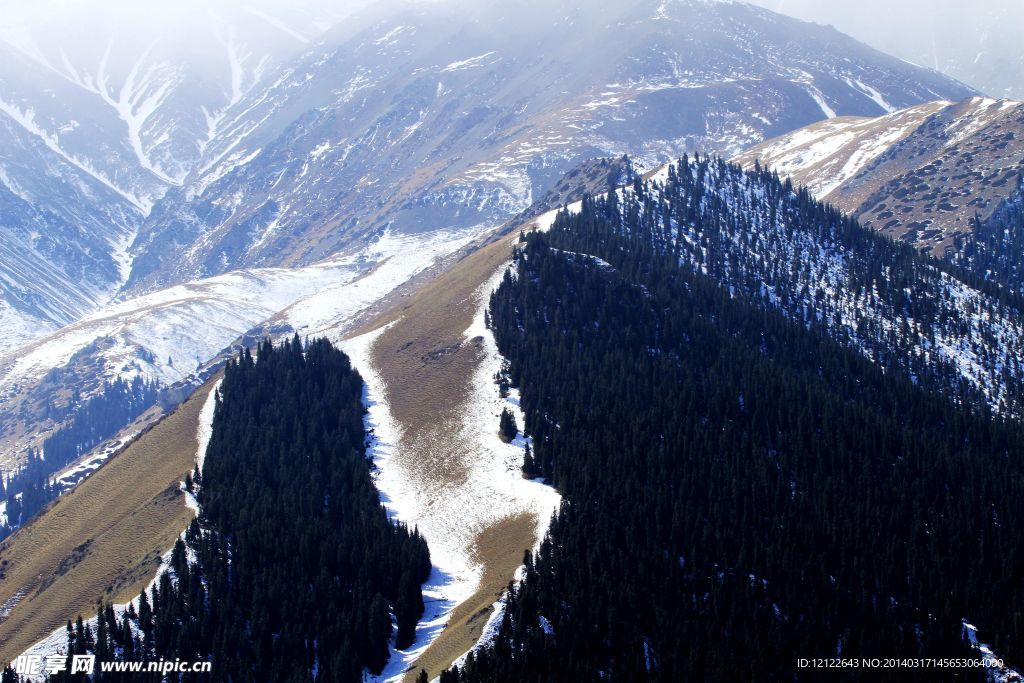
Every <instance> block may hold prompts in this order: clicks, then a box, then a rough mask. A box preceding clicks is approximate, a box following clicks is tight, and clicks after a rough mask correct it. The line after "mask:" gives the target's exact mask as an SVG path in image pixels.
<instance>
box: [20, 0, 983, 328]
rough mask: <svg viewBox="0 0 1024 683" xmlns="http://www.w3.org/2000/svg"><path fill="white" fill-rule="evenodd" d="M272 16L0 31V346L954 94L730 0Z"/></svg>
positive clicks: (943, 83) (918, 73)
mask: <svg viewBox="0 0 1024 683" xmlns="http://www.w3.org/2000/svg"><path fill="white" fill-rule="evenodd" d="M282 12H283V10H282V11H279V12H278V13H277V14H276V15H272V14H268V13H267V12H263V11H262V10H260V9H258V8H253V9H251V10H249V11H245V12H240V13H237V15H236V14H231V15H221V14H218V13H217V12H215V11H211V12H209V13H208V14H207V15H206V16H207V18H208V19H209V21H208V22H206V23H205V24H204V25H203V26H198V27H191V26H188V27H182V31H180V32H179V33H180V34H182V35H188V36H189V39H188V40H187V41H186V42H185V43H184V44H182V45H178V44H173V45H167V44H164V43H162V42H159V41H156V42H154V41H152V40H151V36H147V35H131V36H129V37H128V38H125V37H124V36H123V35H120V34H119V35H116V36H115V35H104V34H103V28H102V23H101V22H100V21H99V20H98V19H97V18H95V17H94V18H92V19H89V18H88V17H86V18H82V17H79V16H77V15H75V14H70V15H68V16H58V17H56V18H54V19H53V21H54V22H56V25H57V26H58V27H59V29H60V30H61V31H64V32H65V34H69V33H71V32H72V31H75V30H81V27H82V26H85V27H87V29H93V30H95V31H96V33H97V35H99V36H100V39H98V40H96V41H90V42H89V45H88V47H83V48H81V49H77V50H72V49H71V48H67V49H65V48H64V47H63V45H62V44H61V43H60V42H59V41H56V42H54V43H49V42H47V43H44V42H42V41H40V40H38V39H36V38H35V37H34V36H33V34H32V33H31V32H27V33H26V32H24V31H21V32H18V31H12V30H11V29H9V28H7V29H5V30H3V31H0V37H2V38H3V42H0V52H2V53H3V57H4V59H3V62H2V63H3V65H4V66H3V67H0V101H2V104H0V110H2V111H0V121H2V122H3V123H2V124H0V151H2V152H3V154H2V157H0V159H2V160H0V187H2V189H0V191H2V192H3V193H4V195H5V196H6V197H7V198H8V201H7V202H5V204H4V209H3V212H4V214H3V227H4V229H5V231H6V232H7V233H8V234H9V235H10V238H9V239H8V240H5V247H6V249H5V250H4V253H3V254H0V281H3V282H5V286H4V288H3V293H2V296H0V315H2V316H3V325H2V328H3V332H2V333H0V343H2V345H3V347H5V348H12V347H14V346H17V345H18V344H20V343H22V342H24V341H27V340H28V339H31V338H33V337H36V336H38V335H39V334H41V333H44V332H46V331H50V330H53V329H55V328H56V327H59V326H61V325H64V324H67V323H69V322H72V321H73V320H75V319H77V318H79V317H81V316H82V315H83V314H85V313H87V312H90V311H93V310H95V309H96V308H98V307H99V306H102V305H103V304H104V303H105V302H107V301H109V300H111V299H112V298H114V297H116V296H123V295H124V294H126V293H130V294H133V295H135V294H142V293H146V292H150V291H153V290H154V289H157V288H160V287H164V286H167V285H173V284H178V283H181V282H186V281H189V280H193V279H196V278H201V277H207V276H211V275H216V274H219V273H224V272H227V271H230V270H232V269H236V268H240V267H253V266H259V267H265V266H279V265H285V266H288V265H308V264H310V263H313V262H315V261H317V260H319V259H322V258H324V257H327V256H329V255H331V254H334V253H337V252H338V251H340V250H342V249H345V248H349V247H352V248H359V247H360V246H365V245H366V244H369V243H370V242H372V240H373V239H375V238H376V237H377V236H379V235H380V234H381V233H382V231H383V230H384V229H385V228H390V229H391V230H393V231H398V232H403V233H415V232H423V231H429V230H434V229H439V228H443V229H451V228H467V227H480V228H484V227H488V226H494V225H497V224H500V223H501V222H502V221H504V220H506V219H507V218H508V217H510V216H512V215H514V214H515V213H517V212H518V211H521V210H522V209H524V208H526V207H527V206H529V205H530V203H531V202H532V200H533V199H534V198H536V197H538V196H540V195H541V194H543V193H544V192H545V191H546V190H547V189H548V188H549V186H550V185H551V183H552V182H554V181H555V180H556V179H557V178H559V177H560V176H561V175H562V173H564V172H565V171H566V170H568V169H570V168H572V167H573V166H575V165H576V164H577V163H579V162H580V161H582V160H584V159H587V158H591V157H594V156H599V155H616V156H618V155H621V154H623V153H630V154H631V155H633V156H635V157H636V158H637V160H638V161H639V163H640V164H641V165H644V164H646V165H651V166H653V165H655V164H657V163H660V162H663V161H665V160H667V159H668V158H671V157H673V156H675V155H677V154H678V153H680V152H682V151H683V150H686V149H702V150H710V151H719V152H723V153H734V152H737V151H739V150H740V149H742V148H744V147H746V146H748V145H750V144H753V143H756V142H759V141H761V140H762V139H764V138H766V137H771V136H773V135H778V134H781V133H784V132H786V131H789V130H792V129H794V128H797V127H799V126H802V125H806V124H809V123H812V122H814V121H816V120H818V119H821V118H822V117H826V116H833V115H835V114H840V115H862V116H873V115H878V114H883V113H885V112H887V111H889V110H893V109H896V108H900V107H905V106H908V105H914V104H917V103H920V102H924V101H929V100H935V99H941V98H947V99H961V98H963V97H965V96H968V95H971V94H973V93H972V91H971V89H970V88H968V87H966V86H964V85H963V84H960V83H958V82H956V81H953V80H951V79H949V78H946V77H944V76H941V75H939V74H936V73H934V72H930V71H927V70H924V69H920V68H917V67H914V66H912V65H909V64H907V63H905V62H902V61H901V60H898V59H894V58H892V57H889V56H886V55H884V54H882V53H879V52H877V51H875V50H873V49H870V48H868V47H866V46H864V45H862V44H859V43H857V42H856V41H853V40H851V39H850V38H848V37H846V36H843V35H842V34H840V33H838V32H836V31H835V30H833V29H830V28H825V27H821V26H816V25H812V24H807V23H803V22H799V21H796V20H793V19H789V18H787V17H784V16H781V15H778V14H775V13H772V12H770V11H767V10H763V9H759V8H755V7H751V6H748V5H744V4H739V3H718V2H688V1H676V2H655V1H653V0H647V1H645V2H642V3H633V4H629V5H608V6H607V7H596V6H593V5H581V4H579V3H572V2H562V3H558V4H551V3H539V2H538V3H535V5H534V6H532V9H531V10H530V11H522V10H521V9H517V10H516V11H514V12H513V11H512V10H507V9H502V8H492V7H482V8H478V9H476V10H474V11H473V12H471V13H468V14H467V13H466V12H463V11H455V10H446V9H445V6H444V5H440V6H432V7H430V8H426V7H425V6H423V5H418V4H410V5H408V6H403V5H399V6H388V7H387V8H380V7H371V8H369V9H367V10H364V11H362V12H359V13H357V14H355V15H353V16H351V17H347V18H346V20H345V21H344V22H341V23H334V22H335V20H336V19H337V18H338V16H334V17H331V16H328V17H326V18H325V17H319V18H317V19H315V20H314V19H313V18H311V15H310V14H309V13H308V12H304V11H303V8H302V7H301V6H297V7H293V8H292V9H291V10H289V11H288V12H284V13H283V14H282ZM339 16H340V15H339ZM328 24H333V28H328V27H327V26H328ZM49 30H50V31H51V32H52V31H53V30H54V29H53V28H52V27H50V29H49ZM193 31H198V33H195V35H194V36H193V35H192V33H193ZM58 32H59V31H58ZM269 34H273V36H274V39H270V38H268V35H269ZM282 37H283V38H282ZM67 44H69V45H71V44H76V43H75V41H72V40H68V41H67ZM58 46H60V47H58ZM211 55H216V59H213V58H212V57H211ZM211 64H216V65H217V66H215V67H214V66H210V65H211ZM43 207H45V208H43Z"/></svg>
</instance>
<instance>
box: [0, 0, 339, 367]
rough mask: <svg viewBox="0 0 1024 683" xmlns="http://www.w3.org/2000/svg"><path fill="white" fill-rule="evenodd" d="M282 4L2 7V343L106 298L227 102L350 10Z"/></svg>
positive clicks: (40, 330)
mask: <svg viewBox="0 0 1024 683" xmlns="http://www.w3.org/2000/svg"><path fill="white" fill-rule="evenodd" d="M276 4H277V3H259V2H257V3H252V4H251V5H248V6H246V7H244V8H241V7H230V6H228V5H226V4H224V3H218V4H217V5H212V6H208V4H206V3H198V2H184V3H173V6H169V7H167V8H163V9H161V8H155V7H152V6H148V5H146V6H144V7H143V6H140V5H138V4H137V3H128V2H123V1H121V0H114V1H112V2H109V3H106V2H105V3H75V2H71V3H64V2H54V1H50V2H47V1H46V0H44V1H43V2H40V3H12V2H5V3H2V5H0V10H2V11H0V197H2V199H0V230H2V233H0V234H2V236H3V239H2V241H0V350H2V349H7V348H12V347H13V346H15V345H17V344H18V343H20V342H23V341H27V340H28V339H30V338H34V337H36V336H39V334H41V333H45V332H47V331H50V330H53V329H55V328H56V327H59V326H60V325H64V324H67V323H69V322H72V321H74V320H76V319H78V318H79V317H81V316H82V315H83V314H85V313H87V312H89V311H91V310H93V309H95V308H96V307H97V306H99V305H101V304H103V303H105V302H106V301H107V300H109V299H110V297H111V296H112V295H113V294H114V293H115V292H116V291H117V289H118V288H119V287H120V286H121V285H122V284H123V282H124V281H125V279H126V278H127V275H128V271H129V269H130V261H131V259H130V253H129V251H128V246H129V245H130V244H131V242H132V240H133V239H134V237H135V234H136V231H137V230H138V227H139V226H140V224H141V223H142V221H143V219H144V217H145V216H146V215H147V214H148V212H149V211H150V209H151V208H152V206H153V204H154V203H155V202H156V201H157V200H159V198H160V197H162V196H163V194H164V193H165V192H166V191H167V188H168V187H173V186H175V185H177V184H179V183H180V182H181V181H182V179H183V178H184V177H185V176H186V175H187V174H188V172H189V171H190V170H191V169H192V168H193V166H194V165H195V164H196V163H197V162H198V160H199V159H200V157H201V156H202V154H203V152H204V150H205V148H206V146H207V144H208V142H209V141H210V140H211V139H213V138H214V137H216V135H217V133H218V129H219V126H220V123H221V122H222V121H223V118H224V114H225V112H226V110H227V109H228V108H229V107H231V105H232V104H234V103H236V102H238V101H239V100H240V99H241V98H242V97H243V95H244V94H245V93H247V92H248V91H249V90H250V89H251V88H253V87H254V86H256V85H257V84H259V83H261V82H262V77H263V76H264V75H265V74H266V73H269V72H270V71H273V70H274V69H275V68H278V67H279V66H280V65H282V64H284V63H286V62H287V61H288V60H290V59H291V58H293V57H294V56H295V55H297V54H300V53H301V52H302V50H303V49H305V47H306V45H307V44H308V43H309V42H310V41H312V40H313V39H315V38H316V37H317V36H318V35H319V34H321V33H322V32H323V31H324V30H326V29H327V28H329V27H330V26H332V25H334V24H335V23H336V22H337V21H338V20H339V19H340V18H342V17H343V16H344V13H345V12H347V11H350V9H351V8H350V7H342V6H340V5H339V6H338V7H335V8H330V7H323V6H321V8H320V10H319V13H314V12H312V7H313V3H311V2H298V3H290V4H289V5H287V6H284V7H275V5H276ZM197 19H198V21H197Z"/></svg>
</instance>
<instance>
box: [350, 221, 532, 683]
mask: <svg viewBox="0 0 1024 683" xmlns="http://www.w3.org/2000/svg"><path fill="white" fill-rule="evenodd" d="M516 235H518V233H517V232H516V233H515V235H505V236H503V237H501V238H500V239H495V240H492V241H490V242H489V243H486V244H485V245H484V246H482V247H481V248H480V249H478V250H476V251H474V252H472V253H471V254H469V255H467V256H466V257H465V258H464V259H462V260H461V261H460V262H459V263H458V264H456V265H455V266H454V267H453V268H451V269H450V270H448V271H447V272H445V273H443V274H441V275H440V276H439V277H437V278H436V279H435V280H433V281H432V282H430V283H428V284H426V285H425V286H423V287H422V288H421V289H420V290H419V291H417V292H416V293H415V294H414V295H413V296H411V297H409V299H408V300H406V301H405V302H403V303H402V304H400V305H398V306H396V307H395V308H394V309H392V310H391V311H389V312H387V313H384V314H383V315H382V316H381V317H380V318H378V319H377V320H375V321H373V322H371V323H370V324H368V325H367V326H366V327H364V328H363V329H362V330H360V331H359V332H358V333H362V332H366V331H369V330H371V329H374V328H376V327H379V326H381V325H384V324H387V323H389V322H394V325H393V326H392V327H390V328H389V329H388V330H387V332H385V333H384V334H383V335H381V337H380V338H379V339H378V340H377V343H376V344H375V346H374V349H373V361H374V365H375V366H376V368H377V371H378V372H379V373H380V376H381V378H382V379H383V380H384V383H385V385H386V391H387V398H388V401H389V403H390V405H391V410H392V413H393V414H394V417H395V418H396V419H397V420H398V421H399V422H400V423H401V425H402V426H403V427H404V428H405V432H404V434H403V440H402V443H401V444H400V448H399V451H400V452H401V453H402V454H403V457H405V458H407V462H408V463H409V465H410V468H411V469H412V471H413V477H414V478H415V479H416V480H417V483H418V485H419V486H421V487H427V488H426V489H425V490H435V489H436V490H440V489H442V488H444V486H445V485H447V484H449V483H451V482H457V481H459V479H460V478H461V477H464V476H465V468H464V465H463V463H465V462H466V461H467V460H468V459H470V458H473V457H474V456H475V454H474V453H472V452H469V449H468V448H467V447H466V445H465V444H462V443H461V442H459V441H458V440H457V439H454V438H453V434H454V433H455V432H456V431H457V430H454V429H451V428H450V426H451V425H456V424H458V423H459V421H460V419H461V414H462V411H463V403H464V402H465V401H466V400H467V398H468V396H469V391H470V386H469V383H470V378H471V377H472V376H473V371H474V370H475V368H476V366H477V363H479V362H480V360H481V352H480V350H479V349H478V348H477V346H476V345H475V344H473V343H472V342H467V341H465V340H464V338H463V333H464V332H465V330H466V328H467V327H469V325H470V323H471V322H472V320H473V315H474V313H475V312H476V308H477V306H478V303H479V302H478V299H477V297H476V293H477V291H478V290H479V288H480V286H481V285H482V283H484V282H485V281H486V280H487V279H488V278H490V277H491V275H492V274H493V273H494V272H495V271H497V270H498V269H499V268H500V267H501V266H502V265H503V264H504V263H506V262H507V261H508V259H509V257H510V255H511V248H512V244H513V242H514V241H515V239H516ZM358 333H357V334H358ZM536 528H537V520H536V519H535V518H534V516H533V515H518V516H514V517H510V518H507V519H504V520H501V521H500V522H499V523H497V524H495V525H493V526H491V527H489V528H487V529H484V530H482V531H481V532H480V534H479V535H478V536H477V538H476V541H475V543H474V549H473V552H474V554H475V559H476V560H477V561H478V562H479V563H480V564H481V565H482V566H483V577H482V580H481V583H480V586H479V588H478V590H477V591H476V593H475V594H474V595H473V596H471V597H470V599H469V600H467V601H466V602H464V603H462V604H461V605H459V606H458V607H456V609H455V610H454V612H453V614H452V616H451V618H450V620H449V622H448V625H447V627H446V628H445V630H444V631H443V632H442V634H441V635H440V636H439V637H438V638H437V640H435V641H434V643H432V644H431V646H430V647H429V648H427V650H426V651H425V652H424V653H423V654H422V655H421V656H420V658H419V660H418V661H417V662H416V664H415V666H414V667H413V668H412V669H411V670H410V671H409V673H408V675H407V677H406V679H407V680H410V681H411V680H413V679H414V678H415V673H416V672H418V671H419V670H420V669H421V668H425V669H426V670H427V672H428V673H429V675H430V677H431V678H433V677H435V676H437V675H438V674H439V673H440V671H441V670H442V669H444V668H447V667H448V666H449V665H450V664H451V663H452V662H453V661H454V660H455V659H457V658H458V657H460V656H461V655H462V654H464V653H465V652H466V651H467V650H469V648H471V647H472V646H473V644H474V643H475V642H476V640H477V639H478V638H479V637H480V633H481V632H482V630H483V627H484V624H485V623H486V621H487V617H488V615H489V613H490V608H491V605H492V604H493V603H494V602H495V600H497V599H498V597H499V596H500V595H501V593H502V591H503V590H504V588H505V587H506V586H507V585H508V583H509V581H510V580H511V579H512V577H513V574H514V573H515V570H516V568H517V567H518V566H519V565H520V564H521V562H522V558H523V551H524V550H525V549H527V548H531V547H533V545H534V543H535V542H536V537H535V533H536Z"/></svg>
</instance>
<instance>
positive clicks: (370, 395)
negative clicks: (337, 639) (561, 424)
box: [342, 212, 561, 681]
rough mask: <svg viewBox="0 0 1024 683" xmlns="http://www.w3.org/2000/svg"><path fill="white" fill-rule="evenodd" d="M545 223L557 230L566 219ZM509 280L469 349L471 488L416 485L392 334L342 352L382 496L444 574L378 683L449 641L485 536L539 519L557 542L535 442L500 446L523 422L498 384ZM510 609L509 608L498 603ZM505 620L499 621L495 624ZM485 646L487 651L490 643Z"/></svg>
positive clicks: (514, 396) (461, 428) (475, 329)
mask: <svg viewBox="0 0 1024 683" xmlns="http://www.w3.org/2000/svg"><path fill="white" fill-rule="evenodd" d="M549 213H550V214H551V215H550V219H548V218H547V216H548V215H547V214H545V216H544V217H542V218H544V219H545V220H551V221H553V220H554V214H555V213H556V212H549ZM504 272H505V268H504V267H502V268H500V269H499V270H498V271H496V272H495V273H494V275H493V276H492V277H491V279H490V280H488V281H487V282H486V283H485V284H484V285H483V286H482V287H481V288H480V289H479V290H478V291H477V295H476V296H477V301H478V310H477V314H476V316H475V318H474V321H473V324H472V325H471V326H470V327H469V328H468V329H467V330H466V332H465V335H464V339H465V341H466V342H472V340H478V341H479V342H480V345H481V348H482V349H483V352H484V357H483V360H482V361H481V363H480V365H479V366H478V367H477V369H476V371H475V373H474V375H473V381H472V389H471V394H470V397H469V399H468V400H467V402H466V405H465V406H464V410H463V411H462V415H463V416H464V417H463V420H462V423H461V424H458V425H453V426H452V428H453V430H455V432H454V437H453V438H454V439H455V440H457V441H458V442H460V443H461V446H462V447H463V448H464V449H465V450H466V452H468V453H472V454H473V457H472V458H471V459H468V460H466V461H464V462H463V463H462V464H463V466H465V467H466V469H467V473H466V478H465V480H463V481H460V482H453V483H450V484H448V485H446V486H444V487H441V488H433V489H430V490H424V488H423V487H418V486H417V482H416V481H415V480H414V478H413V477H412V476H411V469H410V466H409V464H408V463H407V462H405V461H404V455H405V454H404V453H402V451H401V448H402V428H401V426H400V425H398V424H397V422H396V421H395V419H394V418H393V417H392V415H391V412H390V408H389V407H388V403H387V398H386V395H385V386H384V383H383V381H382V380H381V378H380V376H379V375H378V374H377V372H376V370H375V369H374V368H373V365H372V356H371V349H372V346H373V343H374V341H376V339H377V337H378V336H379V335H380V334H382V333H383V332H384V329H381V330H376V331H374V332H371V333H368V334H365V335H362V336H360V337H357V338H355V339H350V340H347V341H345V342H343V343H342V349H343V350H344V351H345V352H346V353H347V354H348V355H349V356H350V357H351V358H352V362H353V364H354V366H355V367H356V368H357V369H358V370H359V372H360V374H362V376H363V379H364V380H365V381H366V385H367V389H366V391H367V399H366V402H367V406H368V408H369V415H368V417H367V420H368V424H369V426H370V427H371V428H372V429H373V430H374V437H375V438H374V442H373V447H372V455H373V457H374V462H375V463H376V465H377V467H378V468H379V471H378V473H377V475H376V483H377V488H378V489H379V490H380V492H381V497H382V499H383V501H384V504H385V505H386V506H387V508H388V510H389V511H390V512H391V513H392V514H393V515H394V516H395V517H396V518H397V519H399V520H402V521H404V522H406V523H408V524H410V525H415V526H416V527H418V528H419V530H420V532H421V533H422V534H423V536H424V538H425V539H426V541H427V544H428V546H429V548H430V556H431V561H432V562H433V564H434V571H433V572H432V573H431V575H430V578H429V579H428V581H427V583H426V585H425V586H424V601H425V602H426V605H427V610H426V613H425V614H424V617H423V619H422V620H421V622H420V624H419V626H418V627H417V629H416V640H415V642H414V643H413V645H412V646H411V647H410V648H409V649H408V650H405V651H393V652H392V657H391V659H390V660H389V662H388V665H387V667H386V668H385V670H384V671H383V672H382V673H381V675H380V676H377V677H372V678H371V679H370V680H373V681H399V680H401V678H402V676H403V675H404V673H405V671H406V669H408V668H409V666H410V665H411V664H412V662H413V661H415V659H416V658H417V657H418V656H419V655H420V654H421V653H422V652H423V651H424V650H426V648H427V647H428V646H429V645H430V643H432V642H433V641H434V639H435V638H437V636H438V635H440V633H441V631H443V629H444V626H445V624H446V623H447V621H448V618H449V616H450V615H451V611H452V610H453V609H454V608H455V607H456V606H457V605H458V604H459V603H461V602H462V601H464V600H466V599H467V598H469V597H470V596H471V595H472V594H473V593H474V592H475V590H476V588H477V586H478V585H479V581H480V577H481V575H482V567H480V566H479V564H477V562H476V561H475V560H474V559H473V548H474V542H475V539H476V536H477V535H478V534H479V533H480V532H481V531H482V530H484V529H486V528H487V527H488V526H490V525H492V524H494V523H497V522H499V521H501V520H503V519H506V518H509V517H512V516H515V515H518V514H521V513H523V512H532V513H535V514H536V515H537V519H538V524H537V530H536V533H537V536H536V537H537V539H538V542H539V540H540V539H541V538H543V536H544V534H545V533H546V532H547V528H548V524H549V522H550V519H551V515H552V514H553V513H554V512H555V511H556V510H557V509H558V505H559V502H560V500H561V497H560V496H559V495H558V493H557V492H556V491H555V490H554V489H552V488H551V487H549V486H547V485H545V484H544V483H543V482H541V481H530V480H527V479H524V478H523V476H522V473H521V469H520V468H521V466H522V462H523V453H524V449H525V446H526V443H527V442H526V440H525V439H524V438H523V437H522V435H520V436H519V437H517V438H516V439H515V440H514V441H513V442H512V443H504V442H503V441H502V440H501V439H500V438H499V437H498V416H499V415H500V414H501V410H502V407H508V408H509V409H510V410H512V411H513V413H514V414H515V415H516V420H517V422H518V424H519V425H520V427H521V426H522V425H523V415H522V412H521V410H520V409H519V393H518V391H516V390H514V389H513V390H511V391H510V393H509V396H508V397H507V398H505V399H502V398H501V397H500V396H499V393H498V387H497V385H496V384H495V383H494V375H495V374H496V373H497V372H498V371H499V369H500V368H501V366H502V358H501V355H500V354H499V353H498V349H497V346H496V345H495V342H494V337H493V335H492V334H491V332H490V330H488V329H486V327H485V326H484V310H485V307H486V305H487V300H488V297H489V295H490V292H491V291H492V290H493V289H494V288H495V287H497V286H498V284H499V283H500V282H501V278H502V276H503V274H504ZM495 607H496V608H500V603H495ZM497 614H498V611H497V609H496V611H495V612H494V613H493V614H492V616H491V623H492V627H491V629H490V631H488V630H486V629H485V633H488V632H493V623H496V622H494V620H495V615H497ZM481 642H484V641H483V640H481Z"/></svg>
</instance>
